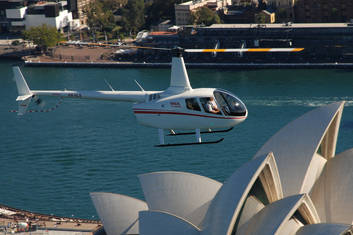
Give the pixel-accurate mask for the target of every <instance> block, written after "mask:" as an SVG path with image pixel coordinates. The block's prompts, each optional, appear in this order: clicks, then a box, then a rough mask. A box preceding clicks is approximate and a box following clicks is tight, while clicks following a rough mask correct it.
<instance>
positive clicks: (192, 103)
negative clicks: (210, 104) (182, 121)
mask: <svg viewBox="0 0 353 235" xmlns="http://www.w3.org/2000/svg"><path fill="white" fill-rule="evenodd" d="M185 104H186V108H187V109H191V110H196V111H201V108H200V105H199V103H198V102H197V99H195V98H190V99H185Z"/></svg>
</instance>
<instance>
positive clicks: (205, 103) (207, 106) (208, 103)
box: [200, 97, 222, 115]
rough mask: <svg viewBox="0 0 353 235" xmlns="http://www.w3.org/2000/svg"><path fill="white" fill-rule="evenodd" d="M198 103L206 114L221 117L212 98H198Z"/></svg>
mask: <svg viewBox="0 0 353 235" xmlns="http://www.w3.org/2000/svg"><path fill="white" fill-rule="evenodd" d="M200 103H201V105H202V107H203V110H205V112H206V113H213V114H219V115H222V113H221V111H220V109H219V108H218V105H217V103H216V102H215V100H214V99H213V97H203V98H200Z"/></svg>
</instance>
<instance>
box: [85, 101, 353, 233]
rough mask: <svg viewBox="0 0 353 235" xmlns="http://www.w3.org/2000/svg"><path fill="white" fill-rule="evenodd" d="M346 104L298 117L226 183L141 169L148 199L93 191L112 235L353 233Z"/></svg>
mask: <svg viewBox="0 0 353 235" xmlns="http://www.w3.org/2000/svg"><path fill="white" fill-rule="evenodd" d="M343 107H344V102H337V103H332V104H329V105H327V106H323V107H319V108H316V109H314V110H312V111H310V112H308V113H305V114H304V115H302V116H301V117H299V118H297V119H295V120H294V121H292V122H290V123H289V124H287V125H286V126H285V127H283V128H282V129H281V130H280V131H278V132H277V133H276V134H275V135H274V136H273V137H271V138H270V139H269V140H268V141H267V142H266V143H265V144H264V145H263V146H262V147H261V148H260V150H259V151H258V152H257V153H256V154H255V156H254V157H253V158H252V160H250V161H249V162H247V163H245V164H244V165H243V166H241V167H240V168H238V169H236V170H235V171H234V173H233V174H232V175H231V176H230V177H229V178H228V179H227V180H226V181H225V182H223V183H221V182H218V181H215V180H212V179H210V178H207V177H204V176H200V175H195V174H191V173H186V172H175V171H163V172H153V173H147V174H142V175H139V180H140V184H141V187H142V190H143V193H144V200H145V201H142V200H138V199H134V198H131V197H128V196H124V195H121V194H112V193H100V192H96V193H91V198H92V201H93V204H94V206H95V208H96V210H97V212H98V215H99V217H100V218H101V220H102V223H103V226H104V228H105V231H106V233H107V235H119V234H141V235H149V234H151V235H152V234H153V235H156V234H172V235H173V234H191V235H210V234H218V235H231V234H232V235H233V234H234V235H242V234H247V235H249V234H250V235H252V234H253V235H255V234H264V235H273V234H277V235H284V234H285V235H309V234H311V235H312V234H331V235H348V234H352V233H353V227H352V224H353V221H352V218H353V204H352V203H351V201H352V197H353V173H352V171H351V168H352V167H353V149H350V150H347V151H345V152H343V153H340V154H336V144H337V136H338V131H339V126H340V121H341V117H342V112H343ZM234 157H237V156H234Z"/></svg>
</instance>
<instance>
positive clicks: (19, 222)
mask: <svg viewBox="0 0 353 235" xmlns="http://www.w3.org/2000/svg"><path fill="white" fill-rule="evenodd" d="M102 226H103V225H102V223H101V221H99V220H89V219H81V218H70V217H61V216H56V215H47V214H41V213H35V212H30V211H26V210H21V209H18V208H13V207H9V206H6V205H3V204H0V229H2V230H3V231H5V234H6V232H9V233H23V232H24V233H26V232H34V231H48V230H51V231H65V232H82V233H88V234H95V233H96V232H97V231H99V230H100V229H101V228H102ZM70 235H71V234H70Z"/></svg>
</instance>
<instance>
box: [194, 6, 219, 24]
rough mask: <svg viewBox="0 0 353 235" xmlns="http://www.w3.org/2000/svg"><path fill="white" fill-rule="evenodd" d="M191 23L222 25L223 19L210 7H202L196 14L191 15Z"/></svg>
mask: <svg viewBox="0 0 353 235" xmlns="http://www.w3.org/2000/svg"><path fill="white" fill-rule="evenodd" d="M191 21H192V23H193V24H204V25H207V26H208V25H211V24H219V23H221V19H220V18H219V16H218V14H217V13H216V12H214V11H212V10H211V9H209V8H208V7H201V8H199V9H198V10H197V11H196V12H194V13H192V14H191Z"/></svg>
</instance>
